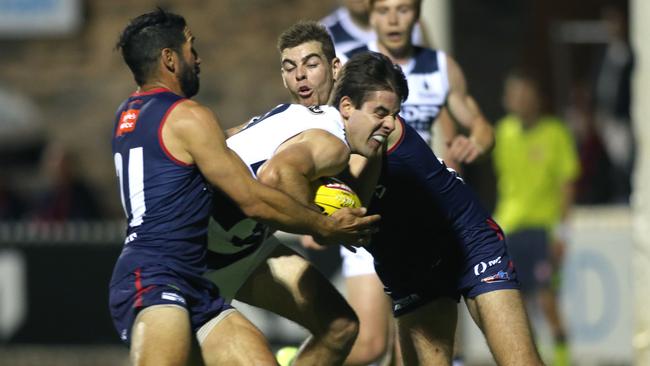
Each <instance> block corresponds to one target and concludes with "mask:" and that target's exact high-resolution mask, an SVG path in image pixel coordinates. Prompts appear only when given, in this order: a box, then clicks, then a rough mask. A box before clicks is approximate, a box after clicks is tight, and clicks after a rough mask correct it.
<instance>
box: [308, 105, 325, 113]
mask: <svg viewBox="0 0 650 366" xmlns="http://www.w3.org/2000/svg"><path fill="white" fill-rule="evenodd" d="M307 109H309V111H310V112H311V113H313V114H323V113H324V112H323V110H322V109H320V107H319V106H317V105H312V106H309V107H307Z"/></svg>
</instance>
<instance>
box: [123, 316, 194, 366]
mask: <svg viewBox="0 0 650 366" xmlns="http://www.w3.org/2000/svg"><path fill="white" fill-rule="evenodd" d="M191 334H192V332H191V326H190V317H189V314H188V312H187V310H186V309H185V308H183V307H180V306H176V305H155V306H151V307H148V308H145V309H144V310H142V311H141V312H140V313H139V314H138V316H137V317H136V319H135V322H134V323H133V328H132V330H131V362H132V363H133V364H134V365H184V364H185V362H187V359H188V357H189V352H190V347H191V346H190V345H191V337H192V335H191Z"/></svg>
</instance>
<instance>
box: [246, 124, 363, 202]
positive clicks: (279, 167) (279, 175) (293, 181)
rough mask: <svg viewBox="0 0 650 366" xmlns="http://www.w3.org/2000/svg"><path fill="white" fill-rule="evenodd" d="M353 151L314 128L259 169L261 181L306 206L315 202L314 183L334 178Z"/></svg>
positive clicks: (293, 140)
mask: <svg viewBox="0 0 650 366" xmlns="http://www.w3.org/2000/svg"><path fill="white" fill-rule="evenodd" d="M349 155H350V150H349V149H348V147H347V146H346V145H345V144H344V143H343V141H341V140H339V139H338V138H337V137H335V136H334V135H332V134H331V133H329V132H327V131H324V130H319V129H312V130H307V131H304V132H302V133H300V134H299V135H297V136H294V137H293V138H291V139H290V140H288V141H286V142H285V143H284V144H282V145H281V146H280V147H279V148H278V149H277V151H276V153H275V154H274V155H273V157H272V158H271V159H269V160H268V161H267V162H266V163H265V164H264V165H262V166H261V167H260V169H259V170H258V173H257V176H258V180H259V181H260V182H262V183H264V184H266V185H269V186H271V187H274V188H276V189H279V190H281V191H283V192H291V196H292V197H294V198H296V199H297V200H298V201H300V202H302V203H303V204H306V205H311V202H312V200H313V195H314V192H313V189H312V184H311V183H312V182H314V181H316V180H317V179H318V178H322V177H329V176H334V175H337V174H338V173H340V172H341V171H342V170H343V169H344V168H345V167H346V164H347V158H348V156H349Z"/></svg>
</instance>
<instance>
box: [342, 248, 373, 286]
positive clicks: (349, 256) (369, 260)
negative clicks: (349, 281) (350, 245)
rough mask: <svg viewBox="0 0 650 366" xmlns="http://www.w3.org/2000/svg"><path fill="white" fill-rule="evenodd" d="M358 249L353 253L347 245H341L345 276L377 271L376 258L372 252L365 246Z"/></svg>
mask: <svg viewBox="0 0 650 366" xmlns="http://www.w3.org/2000/svg"><path fill="white" fill-rule="evenodd" d="M356 249H357V252H356V253H352V252H351V251H349V250H347V249H345V247H343V246H342V247H341V260H342V264H341V266H342V267H341V272H342V274H343V277H344V278H347V277H354V276H363V275H368V274H374V273H375V263H374V261H375V260H374V258H373V257H372V254H370V253H369V252H368V251H367V250H365V249H364V248H356Z"/></svg>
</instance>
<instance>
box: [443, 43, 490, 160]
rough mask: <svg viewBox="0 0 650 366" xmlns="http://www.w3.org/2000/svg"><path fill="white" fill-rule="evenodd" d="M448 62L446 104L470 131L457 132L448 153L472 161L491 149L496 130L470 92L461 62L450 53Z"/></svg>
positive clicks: (454, 157)
mask: <svg viewBox="0 0 650 366" xmlns="http://www.w3.org/2000/svg"><path fill="white" fill-rule="evenodd" d="M447 65H448V77H449V96H448V97H447V105H446V108H447V109H448V111H449V113H450V114H451V116H452V117H453V118H454V120H456V121H457V122H458V123H459V124H460V125H461V126H463V127H465V128H467V129H468V130H469V131H470V135H469V138H467V137H465V136H463V135H457V136H455V137H454V138H453V139H452V141H451V144H450V146H449V149H448V153H447V155H448V156H449V157H450V158H452V159H454V160H456V161H458V162H462V163H471V162H472V161H474V160H476V158H478V157H479V156H481V155H484V154H486V153H487V152H489V151H490V149H491V148H492V146H493V145H494V132H493V130H492V126H491V125H490V123H489V122H488V120H487V119H486V118H485V117H484V116H483V113H482V112H481V110H480V108H479V106H478V104H477V103H476V101H475V100H474V98H472V96H471V95H469V94H468V93H467V83H466V81H465V76H464V75H463V71H462V70H461V68H460V66H459V65H458V63H456V61H455V60H454V59H453V58H451V57H449V56H447Z"/></svg>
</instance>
